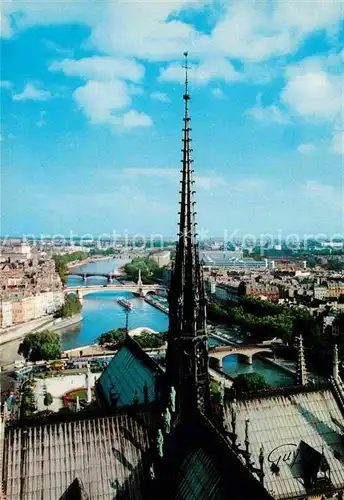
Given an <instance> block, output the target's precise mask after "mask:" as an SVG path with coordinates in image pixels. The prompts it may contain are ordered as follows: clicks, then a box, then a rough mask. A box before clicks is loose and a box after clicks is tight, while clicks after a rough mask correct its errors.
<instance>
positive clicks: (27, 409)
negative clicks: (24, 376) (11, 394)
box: [20, 382, 37, 418]
mask: <svg viewBox="0 0 344 500" xmlns="http://www.w3.org/2000/svg"><path fill="white" fill-rule="evenodd" d="M36 410H37V407H36V400H35V396H34V393H33V388H32V386H31V385H30V382H29V383H25V385H24V386H23V388H22V391H21V400H20V415H21V418H23V417H29V416H30V415H32V413H33V412H35V411H36Z"/></svg>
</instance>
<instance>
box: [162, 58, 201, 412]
mask: <svg viewBox="0 0 344 500" xmlns="http://www.w3.org/2000/svg"><path fill="white" fill-rule="evenodd" d="M184 56H185V65H184V68H185V90H184V95H183V99H184V118H183V121H184V126H183V138H182V142H183V148H182V160H181V163H182V168H181V171H180V172H181V181H180V184H181V189H180V202H179V204H180V212H179V231H178V243H177V246H176V258H175V263H174V267H173V269H172V275H171V285H170V292H169V311H170V312H169V334H168V349H167V358H166V362H167V377H168V379H169V383H170V385H171V386H174V387H175V388H176V390H177V388H179V394H178V390H177V402H178V401H179V410H180V412H181V413H183V412H184V413H185V412H187V411H190V410H192V411H194V410H199V411H202V412H205V411H207V410H208V409H209V407H210V396H209V375H208V349H207V337H206V311H205V294H204V283H203V276H202V271H201V267H200V263H199V248H198V244H197V241H196V236H197V234H196V222H195V214H196V212H195V201H194V194H195V191H194V180H193V169H192V163H193V160H192V159H191V153H192V149H191V138H190V132H191V128H190V121H191V118H190V115H189V101H190V94H189V79H188V72H189V66H188V53H187V52H185V53H184Z"/></svg>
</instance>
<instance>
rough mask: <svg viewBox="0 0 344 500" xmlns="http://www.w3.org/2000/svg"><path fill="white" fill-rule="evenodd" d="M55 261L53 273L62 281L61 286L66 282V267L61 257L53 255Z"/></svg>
mask: <svg viewBox="0 0 344 500" xmlns="http://www.w3.org/2000/svg"><path fill="white" fill-rule="evenodd" d="M53 259H54V261H55V271H56V272H57V273H58V275H59V276H60V279H61V281H62V284H63V285H65V284H66V281H67V275H68V267H67V264H66V262H65V261H64V260H63V259H62V256H60V255H54V257H53Z"/></svg>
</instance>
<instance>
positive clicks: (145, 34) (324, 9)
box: [3, 0, 343, 61]
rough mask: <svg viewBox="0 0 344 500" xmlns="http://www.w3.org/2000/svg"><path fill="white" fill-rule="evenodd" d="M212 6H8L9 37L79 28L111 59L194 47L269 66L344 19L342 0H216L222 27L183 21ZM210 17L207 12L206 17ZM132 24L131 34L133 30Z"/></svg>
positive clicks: (19, 2) (137, 1) (199, 0)
mask: <svg viewBox="0 0 344 500" xmlns="http://www.w3.org/2000/svg"><path fill="white" fill-rule="evenodd" d="M204 5H209V1H208V0H173V1H172V0H165V1H163V2H143V1H142V0H131V1H130V2H114V1H111V0H103V1H102V2H94V1H80V2H75V1H74V0H65V1H64V2H63V9H62V8H60V3H59V2H56V1H49V0H46V1H45V2H43V3H42V2H38V1H35V0H16V1H15V2H14V1H12V2H10V1H7V2H4V8H3V12H4V15H5V16H6V19H5V23H6V24H3V26H6V27H7V28H6V31H7V36H11V34H12V33H11V29H10V28H11V26H10V24H11V22H12V21H13V20H15V23H14V24H15V30H18V29H19V30H20V29H24V28H26V27H28V26H34V25H48V24H64V23H75V22H77V23H80V24H84V25H86V26H88V27H89V28H90V39H89V44H88V46H89V47H92V46H93V47H94V48H96V49H97V50H98V51H99V52H100V53H105V54H109V55H116V57H117V56H118V55H119V54H120V55H121V56H124V57H127V56H130V57H137V58H140V59H145V60H150V61H166V60H174V59H176V58H177V57H179V56H180V54H181V53H182V52H183V51H184V50H185V49H186V48H189V49H190V51H191V52H192V53H193V56H194V57H196V58H197V59H198V60H203V59H204V58H207V57H210V58H212V57H214V56H215V55H219V54H220V56H222V57H231V58H235V59H242V60H243V61H263V60H267V59H269V58H271V57H274V56H276V55H284V54H289V53H293V52H294V51H295V50H296V49H297V47H298V46H299V45H300V44H301V43H302V42H303V40H304V39H305V38H306V37H307V36H308V35H309V34H310V33H312V32H314V31H319V30H325V31H326V32H327V33H328V34H329V35H333V34H335V33H336V31H337V29H338V25H339V20H340V19H341V18H343V9H342V4H341V2H340V1H338V0H322V1H318V2H317V3H316V8H315V7H314V2H311V1H303V2H300V1H298V0H288V1H287V0H262V1H260V2H253V1H252V2H244V1H242V0H232V1H231V2H220V5H219V4H217V3H215V2H214V10H216V18H217V19H216V20H217V22H216V25H215V27H214V28H213V30H212V31H211V33H209V34H207V35H206V34H204V33H201V32H199V31H197V30H196V29H195V28H194V27H193V26H192V25H191V24H187V23H186V22H185V21H180V20H178V14H179V13H180V12H181V11H183V10H185V9H190V8H191V7H192V8H199V9H201V8H203V6H204ZM207 14H208V13H207ZM128 26H130V29H128Z"/></svg>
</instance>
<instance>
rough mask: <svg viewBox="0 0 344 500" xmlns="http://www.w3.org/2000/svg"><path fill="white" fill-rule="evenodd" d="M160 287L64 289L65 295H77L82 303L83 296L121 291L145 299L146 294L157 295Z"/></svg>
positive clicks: (116, 285)
mask: <svg viewBox="0 0 344 500" xmlns="http://www.w3.org/2000/svg"><path fill="white" fill-rule="evenodd" d="M161 288H162V287H160V286H159V285H135V284H132V285H130V284H128V285H125V284H122V283H116V284H114V283H113V284H111V285H107V286H99V285H95V286H92V285H91V286H87V287H82V288H81V287H78V286H73V287H72V286H71V287H68V288H65V289H64V292H65V293H66V294H74V295H77V297H78V298H79V300H80V301H81V302H82V300H83V298H84V297H85V295H88V294H90V293H96V292H109V291H123V292H132V293H134V294H136V295H140V296H141V297H145V296H146V295H147V294H148V293H158V292H159V291H160V290H161Z"/></svg>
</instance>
